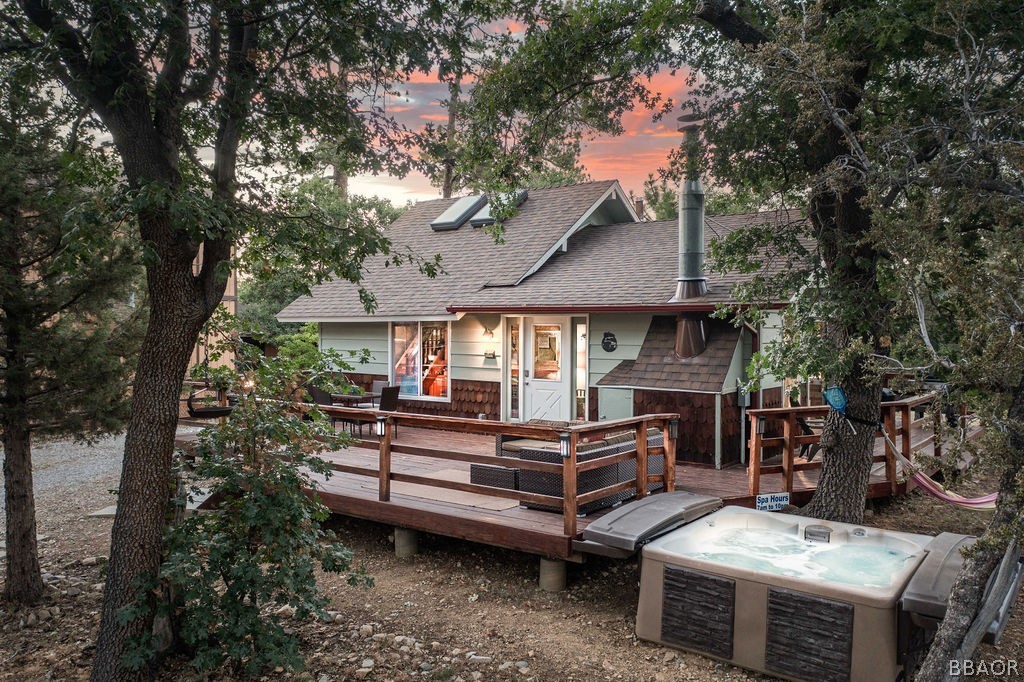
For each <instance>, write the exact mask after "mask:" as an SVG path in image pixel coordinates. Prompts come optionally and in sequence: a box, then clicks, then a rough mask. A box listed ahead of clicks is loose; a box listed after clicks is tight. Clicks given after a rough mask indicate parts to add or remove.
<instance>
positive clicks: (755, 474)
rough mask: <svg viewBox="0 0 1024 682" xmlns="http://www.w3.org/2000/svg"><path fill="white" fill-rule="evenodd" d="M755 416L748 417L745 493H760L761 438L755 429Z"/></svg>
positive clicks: (756, 419) (756, 420)
mask: <svg viewBox="0 0 1024 682" xmlns="http://www.w3.org/2000/svg"><path fill="white" fill-rule="evenodd" d="M757 422H758V417H757V415H753V414H752V415H750V456H749V457H748V458H747V492H748V493H749V494H750V495H757V494H759V493H760V492H761V438H762V435H761V434H760V433H758V429H757Z"/></svg>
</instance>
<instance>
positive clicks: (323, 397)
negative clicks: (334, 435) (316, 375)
mask: <svg viewBox="0 0 1024 682" xmlns="http://www.w3.org/2000/svg"><path fill="white" fill-rule="evenodd" d="M306 393H308V394H309V397H310V399H311V401H312V402H314V403H316V404H317V405H333V404H334V401H333V400H332V399H331V394H330V393H328V392H327V391H325V390H324V389H322V388H320V387H318V386H312V385H307V386H306ZM329 417H330V420H331V429H332V430H333V429H336V428H337V427H338V423H339V422H341V423H342V424H348V425H349V427H350V429H349V430H351V427H352V426H353V425H355V423H356V422H355V421H354V420H351V419H344V418H342V417H335V416H333V415H329Z"/></svg>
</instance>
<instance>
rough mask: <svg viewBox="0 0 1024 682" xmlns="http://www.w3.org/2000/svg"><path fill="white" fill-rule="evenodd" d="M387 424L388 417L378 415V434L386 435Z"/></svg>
mask: <svg viewBox="0 0 1024 682" xmlns="http://www.w3.org/2000/svg"><path fill="white" fill-rule="evenodd" d="M385 426H387V417H384V416H383V415H377V436H378V437H380V438H383V437H384V427H385Z"/></svg>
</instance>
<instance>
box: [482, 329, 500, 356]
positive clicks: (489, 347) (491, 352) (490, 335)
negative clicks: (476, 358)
mask: <svg viewBox="0 0 1024 682" xmlns="http://www.w3.org/2000/svg"><path fill="white" fill-rule="evenodd" d="M483 337H484V339H486V344H485V345H484V357H485V358H487V359H488V360H494V359H495V358H497V357H498V350H497V349H496V348H495V347H494V330H493V329H490V328H488V327H484V333H483Z"/></svg>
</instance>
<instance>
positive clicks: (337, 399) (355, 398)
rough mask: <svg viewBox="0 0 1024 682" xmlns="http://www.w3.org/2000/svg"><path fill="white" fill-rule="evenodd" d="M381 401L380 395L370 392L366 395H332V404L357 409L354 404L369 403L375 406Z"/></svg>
mask: <svg viewBox="0 0 1024 682" xmlns="http://www.w3.org/2000/svg"><path fill="white" fill-rule="evenodd" d="M379 400H380V393H371V392H369V391H367V392H365V393H332V394H331V402H333V403H335V404H336V405H346V406H348V407H355V404H354V403H362V402H367V401H369V402H370V404H371V405H372V404H374V403H376V402H377V401H379Z"/></svg>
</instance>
